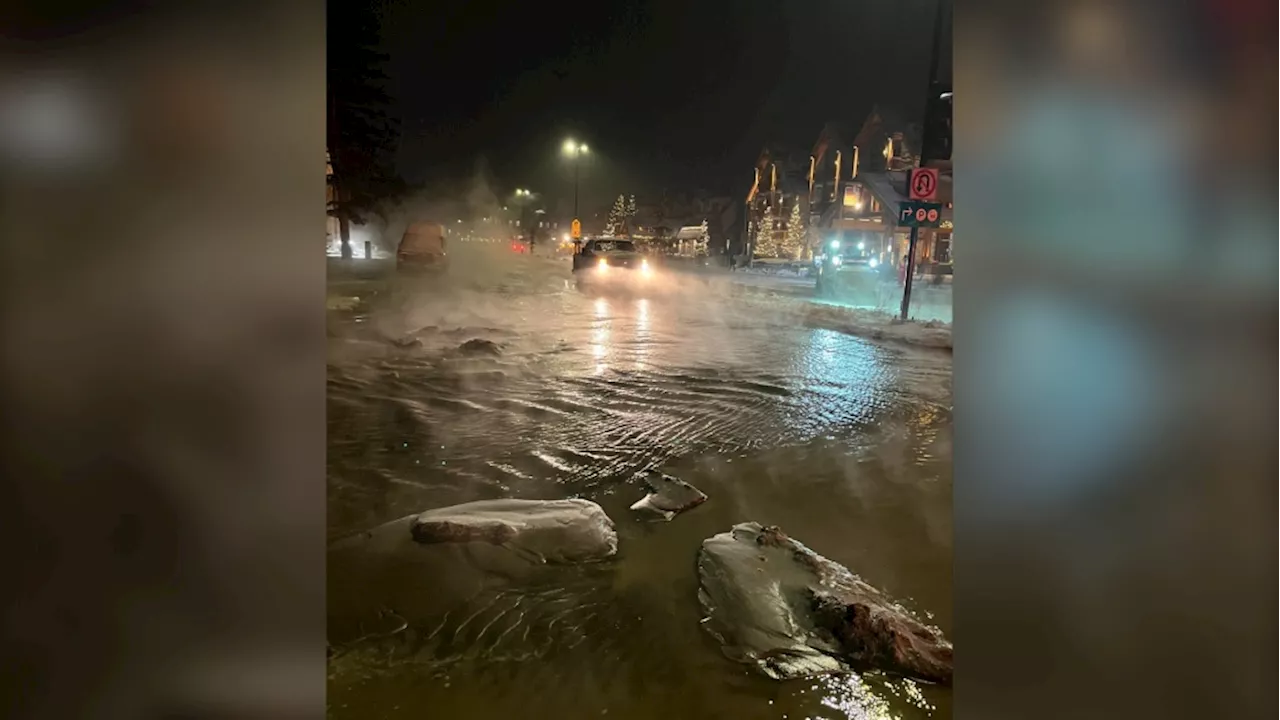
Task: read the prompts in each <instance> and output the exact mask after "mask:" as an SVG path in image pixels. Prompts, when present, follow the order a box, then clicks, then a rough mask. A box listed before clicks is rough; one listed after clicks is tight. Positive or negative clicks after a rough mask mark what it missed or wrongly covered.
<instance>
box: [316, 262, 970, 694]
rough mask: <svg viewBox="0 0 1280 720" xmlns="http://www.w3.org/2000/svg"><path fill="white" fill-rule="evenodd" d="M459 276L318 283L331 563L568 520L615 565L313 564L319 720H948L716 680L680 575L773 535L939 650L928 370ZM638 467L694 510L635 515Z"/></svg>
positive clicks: (938, 390) (942, 471)
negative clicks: (322, 657)
mask: <svg viewBox="0 0 1280 720" xmlns="http://www.w3.org/2000/svg"><path fill="white" fill-rule="evenodd" d="M453 254H454V255H455V256H456V257H455V258H454V265H453V267H452V268H451V271H450V273H449V276H448V277H447V278H442V279H434V280H433V279H430V278H423V279H417V280H393V279H388V278H366V279H343V278H334V279H331V284H330V300H331V308H335V307H336V308H340V309H331V311H330V317H329V326H330V350H329V370H328V428H329V441H328V443H329V459H328V498H329V532H330V537H331V539H333V540H335V541H336V540H338V539H339V538H342V537H344V536H348V535H350V534H352V533H357V532H359V531H362V530H366V529H368V528H372V527H374V526H377V525H380V524H382V523H385V522H388V521H392V520H396V519H398V518H402V517H404V516H407V515H410V514H414V513H418V512H421V511H423V510H427V509H430V508H437V507H442V506H446V505H453V504H457V503H462V502H468V501H473V500H484V499H496V498H523V499H548V500H550V499H560V498H569V497H580V498H586V499H588V500H592V501H594V502H596V503H599V505H600V506H602V507H603V508H604V510H605V511H606V512H607V513H608V515H609V517H610V518H612V520H613V522H614V524H615V525H616V530H617V535H618V552H617V555H616V557H613V558H612V559H610V560H608V561H605V562H601V563H593V564H588V565H580V566H574V567H559V568H553V567H545V568H538V569H537V570H536V571H533V572H525V571H523V570H521V571H520V572H518V573H515V574H516V575H518V576H519V577H517V578H515V579H513V578H512V576H510V575H508V576H505V577H501V578H498V577H494V576H492V575H491V574H490V575H486V574H482V573H476V574H475V575H474V577H472V576H468V577H461V575H465V574H467V573H457V572H454V571H452V570H444V571H437V572H433V568H421V567H418V568H415V567H403V568H401V569H400V570H398V571H397V572H393V573H381V574H376V575H374V574H370V573H368V572H366V570H367V568H364V567H362V566H361V565H360V563H358V562H343V561H342V559H341V558H340V557H337V556H333V557H331V560H330V564H329V569H328V573H329V585H330V598H329V603H330V642H331V660H330V678H329V699H328V702H329V713H330V717H333V718H384V717H385V718H396V717H405V718H410V717H415V718H422V717H441V718H504V719H505V718H511V717H519V718H579V717H609V718H629V719H630V718H636V719H639V718H660V717H665V718H783V717H787V718H808V717H814V718H844V717H849V718H890V717H902V718H916V717H949V716H950V702H951V700H950V690H948V689H944V688H940V687H934V686H929V685H926V684H923V683H915V682H912V681H908V680H902V679H894V678H888V677H885V676H881V675H879V674H876V673H865V674H862V675H861V676H858V675H852V674H851V675H842V676H830V677H825V678H821V679H815V680H801V681H786V682H778V681H775V680H770V679H768V678H765V677H763V676H760V675H758V674H755V673H753V672H751V671H750V669H749V668H748V667H747V666H745V665H740V664H737V663H735V662H733V661H731V660H730V659H728V658H727V657H726V656H725V655H724V653H723V652H722V651H721V649H720V646H719V643H718V642H717V641H716V639H715V638H714V637H712V636H711V635H710V633H708V632H706V631H705V629H704V628H703V627H702V623H701V621H702V620H703V618H702V611H701V609H700V607H699V603H698V574H697V572H696V569H695V558H696V556H697V552H698V549H699V546H700V544H701V543H702V541H703V540H705V539H706V538H709V537H711V536H712V535H715V534H716V533H720V532H724V531H726V530H728V529H729V528H730V527H732V526H733V525H734V524H735V523H740V522H746V521H758V522H760V523H763V524H766V525H778V526H780V527H781V528H783V529H784V530H785V531H787V532H788V533H790V534H791V535H792V536H794V537H795V538H796V539H798V540H800V541H802V542H803V543H805V544H806V545H808V546H809V547H810V548H812V549H813V550H815V551H816V552H818V553H821V554H822V555H825V556H826V557H828V558H830V559H832V560H835V561H837V562H839V563H841V564H843V565H845V566H846V567H848V568H849V569H850V570H851V571H853V572H854V573H857V574H858V575H860V576H861V577H862V578H863V579H865V580H866V581H867V582H869V583H871V584H873V585H875V586H877V587H879V588H881V589H883V590H884V591H885V592H887V593H889V594H891V595H893V596H895V597H897V598H899V599H900V600H902V601H903V602H904V604H906V605H908V606H909V607H911V608H912V609H914V610H916V611H917V612H918V613H919V614H920V615H921V616H922V617H924V618H926V619H927V620H928V621H929V622H931V623H933V624H936V625H937V626H938V627H939V628H941V629H942V630H943V631H944V632H945V633H948V634H950V631H951V417H950V404H951V399H950V356H949V355H948V354H940V353H937V352H935V351H924V350H916V349H911V348H908V347H905V346H889V345H880V344H876V343H873V342H870V341H867V340H864V339H861V338H857V337H852V336H848V335H842V334H839V333H836V332H833V331H830V330H821V329H811V328H806V327H799V326H796V325H794V324H793V323H794V321H791V320H788V319H787V318H786V317H784V316H782V315H781V314H776V315H775V314H774V313H772V312H771V311H770V308H769V305H768V304H767V300H765V301H762V300H757V299H752V300H748V299H744V298H741V297H739V296H737V295H734V294H732V293H730V292H728V289H727V285H724V284H722V283H720V282H719V281H712V282H707V281H704V280H700V279H690V278H685V279H682V280H680V281H679V282H676V281H671V282H664V283H660V285H661V287H659V288H657V289H655V291H654V292H646V293H641V294H629V295H603V296H592V295H587V294H583V293H580V292H579V291H578V290H576V289H575V288H574V287H573V284H572V281H571V279H570V272H569V261H568V259H567V258H565V259H562V260H559V261H556V260H551V259H547V258H536V257H535V258H530V257H528V256H524V255H516V254H514V253H510V252H508V251H507V250H506V248H505V246H502V245H499V246H491V245H481V244H477V245H472V246H469V247H468V246H463V247H459V248H457V250H456V251H455V252H454V253H453ZM351 297H358V298H359V302H358V303H356V302H355V301H350V302H347V301H345V300H343V299H344V298H351ZM335 298H337V300H338V301H337V302H335ZM344 303H345V304H344ZM475 341H488V342H475ZM649 469H655V470H660V471H662V472H664V473H667V474H670V475H673V476H676V477H679V478H681V479H683V480H685V481H687V482H689V483H691V484H692V485H694V486H695V487H697V488H698V489H700V490H701V491H702V492H704V493H706V495H707V496H708V497H709V499H708V500H707V502H706V503H705V504H703V505H701V506H699V507H696V508H694V509H692V510H690V511H688V512H685V513H683V514H681V515H679V516H677V517H676V518H674V519H673V520H671V521H670V522H654V521H653V520H652V518H648V517H643V516H640V515H637V514H636V513H635V512H633V511H631V510H630V509H629V507H630V505H631V504H632V503H634V502H635V501H636V500H638V499H639V498H641V497H643V496H644V494H645V490H644V485H643V483H642V481H641V480H640V479H639V477H638V474H640V473H642V472H643V471H645V470H649ZM435 570H438V569H435Z"/></svg>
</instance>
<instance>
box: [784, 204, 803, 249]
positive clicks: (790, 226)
mask: <svg viewBox="0 0 1280 720" xmlns="http://www.w3.org/2000/svg"><path fill="white" fill-rule="evenodd" d="M803 251H804V220H803V219H802V218H801V217H800V199H799V198H796V202H795V204H794V205H792V206H791V217H789V218H787V234H786V237H785V238H784V240H783V243H782V252H781V253H780V254H781V255H782V256H783V257H787V258H790V259H792V260H797V259H799V258H800V253H802V252H803Z"/></svg>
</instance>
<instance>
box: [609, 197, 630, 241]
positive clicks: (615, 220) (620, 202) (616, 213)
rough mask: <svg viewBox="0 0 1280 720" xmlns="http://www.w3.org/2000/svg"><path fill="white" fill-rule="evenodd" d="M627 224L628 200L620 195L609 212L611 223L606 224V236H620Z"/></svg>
mask: <svg viewBox="0 0 1280 720" xmlns="http://www.w3.org/2000/svg"><path fill="white" fill-rule="evenodd" d="M626 222H627V199H626V198H625V197H624V196H622V195H619V196H618V199H617V200H614V201H613V207H612V208H611V209H610V210H609V221H608V222H607V223H606V224H605V230H604V231H605V234H607V235H620V234H621V233H622V230H623V228H624V227H625V226H626Z"/></svg>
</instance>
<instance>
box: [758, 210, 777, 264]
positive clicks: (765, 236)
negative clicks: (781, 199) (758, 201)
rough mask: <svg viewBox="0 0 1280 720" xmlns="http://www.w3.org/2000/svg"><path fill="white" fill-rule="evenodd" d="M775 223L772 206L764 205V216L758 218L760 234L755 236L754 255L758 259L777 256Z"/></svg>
mask: <svg viewBox="0 0 1280 720" xmlns="http://www.w3.org/2000/svg"><path fill="white" fill-rule="evenodd" d="M776 230H777V221H776V218H774V212H773V206H772V205H765V206H764V214H763V215H762V216H761V217H760V232H759V233H758V234H757V236H756V249H755V253H754V254H755V255H756V256H758V257H777V256H778V249H779V248H778V237H777V233H776Z"/></svg>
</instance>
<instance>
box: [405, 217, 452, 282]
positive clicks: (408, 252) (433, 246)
mask: <svg viewBox="0 0 1280 720" xmlns="http://www.w3.org/2000/svg"><path fill="white" fill-rule="evenodd" d="M448 266H449V257H448V253H446V252H445V239H444V226H443V225H441V224H439V223H432V222H418V223H413V224H412V225H410V226H409V227H408V229H406V230H405V231H404V236H403V237H401V238H400V247H399V248H397V249H396V269H397V270H419V269H431V270H444V269H445V268H447V267H448Z"/></svg>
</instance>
